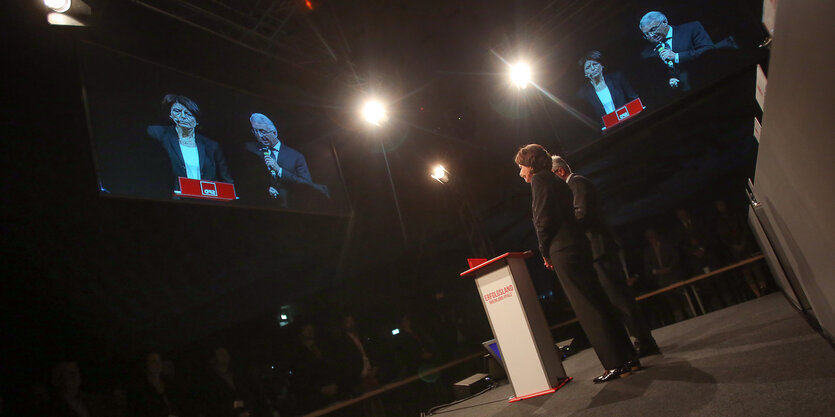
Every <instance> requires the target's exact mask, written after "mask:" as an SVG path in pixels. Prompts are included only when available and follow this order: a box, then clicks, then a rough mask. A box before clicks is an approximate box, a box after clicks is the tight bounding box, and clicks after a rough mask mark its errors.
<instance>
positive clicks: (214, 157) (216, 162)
mask: <svg viewBox="0 0 835 417" xmlns="http://www.w3.org/2000/svg"><path fill="white" fill-rule="evenodd" d="M147 132H148V136H150V137H152V138H154V139H156V140H157V141H159V143H160V144H161V145H162V147H163V148H165V150H166V151H167V152H168V157H169V158H170V159H171V172H172V173H173V174H174V177H175V178H174V184H175V185H174V186H175V189H179V183H178V182H177V178H176V177H188V174H187V173H186V164H185V161H183V152H182V151H181V150H180V137H179V136H178V135H177V131H176V130H175V128H174V126H148V129H147ZM194 140H195V142H196V144H197V154H198V156H199V157H200V179H203V180H208V181H223V182H228V183H232V182H233V181H232V175H231V174H230V173H229V167H228V166H227V165H226V159H225V158H224V156H223V151H221V149H220V146H219V145H218V144H217V142H215V141H213V140H211V139H209V138H207V137H205V136H203V135H201V134H199V133H195V134H194Z"/></svg>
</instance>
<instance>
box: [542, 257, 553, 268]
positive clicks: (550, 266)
mask: <svg viewBox="0 0 835 417" xmlns="http://www.w3.org/2000/svg"><path fill="white" fill-rule="evenodd" d="M542 260H543V263H544V264H545V267H546V268H548V269H550V270H552V271H553V270H554V265H552V264H551V261H549V260H548V258H546V257H544V256H543V257H542Z"/></svg>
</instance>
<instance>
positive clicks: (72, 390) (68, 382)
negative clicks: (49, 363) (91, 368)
mask: <svg viewBox="0 0 835 417" xmlns="http://www.w3.org/2000/svg"><path fill="white" fill-rule="evenodd" d="M52 385H53V387H54V388H55V397H54V398H53V399H52V401H51V403H52V404H51V407H50V411H49V416H51V417H96V416H101V415H103V414H104V413H103V412H102V410H101V407H99V404H98V402H97V401H96V400H95V399H94V398H92V397H91V396H90V395H88V394H86V393H84V392H82V391H81V370H80V369H79V367H78V363H77V362H75V361H64V362H61V363H59V364H58V365H56V366H55V367H54V368H53V369H52Z"/></svg>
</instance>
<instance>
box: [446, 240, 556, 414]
mask: <svg viewBox="0 0 835 417" xmlns="http://www.w3.org/2000/svg"><path fill="white" fill-rule="evenodd" d="M532 255H533V253H532V252H530V251H528V252H509V253H505V254H504V255H501V256H498V257H496V258H493V259H491V260H489V261H486V260H484V262H482V263H480V264H478V265H472V264H471V265H470V266H471V268H470V269H468V270H467V271H464V272H462V273H461V276H462V277H474V278H475V284H476V287H477V288H478V293H479V295H480V296H481V303H482V304H483V305H484V311H485V312H486V313H487V319H488V320H489V321H490V328H491V329H492V330H493V336H494V337H495V338H496V341H497V343H498V345H499V350H500V352H501V355H502V358H503V359H504V364H505V370H506V371H507V377H508V379H509V380H510V383H511V385H512V386H513V391H514V394H515V397H513V398H511V399H510V402H514V401H519V400H523V399H527V398H531V397H535V396H539V395H544V394H550V393H553V392H554V391H556V390H557V389H559V388H561V387H562V386H563V385H565V384H566V383H567V382H568V381H570V380H571V378H569V377H566V375H565V370H564V369H563V367H562V361H561V360H560V354H559V352H558V349H557V347H556V346H555V345H554V339H553V337H551V330H550V329H549V328H548V322H547V321H546V320H545V314H544V313H543V312H542V307H541V306H540V305H539V299H538V298H537V296H536V291H535V289H534V286H533V282H531V277H530V275H529V274H528V268H527V267H526V266H525V259H526V258H529V257H531V256H532Z"/></svg>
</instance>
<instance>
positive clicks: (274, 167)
mask: <svg viewBox="0 0 835 417" xmlns="http://www.w3.org/2000/svg"><path fill="white" fill-rule="evenodd" d="M264 163H265V164H267V168H269V169H271V170H273V171H275V172H278V171H279V170H280V169H281V167H280V166H278V163H276V162H275V159H273V157H271V156H265V157H264Z"/></svg>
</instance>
